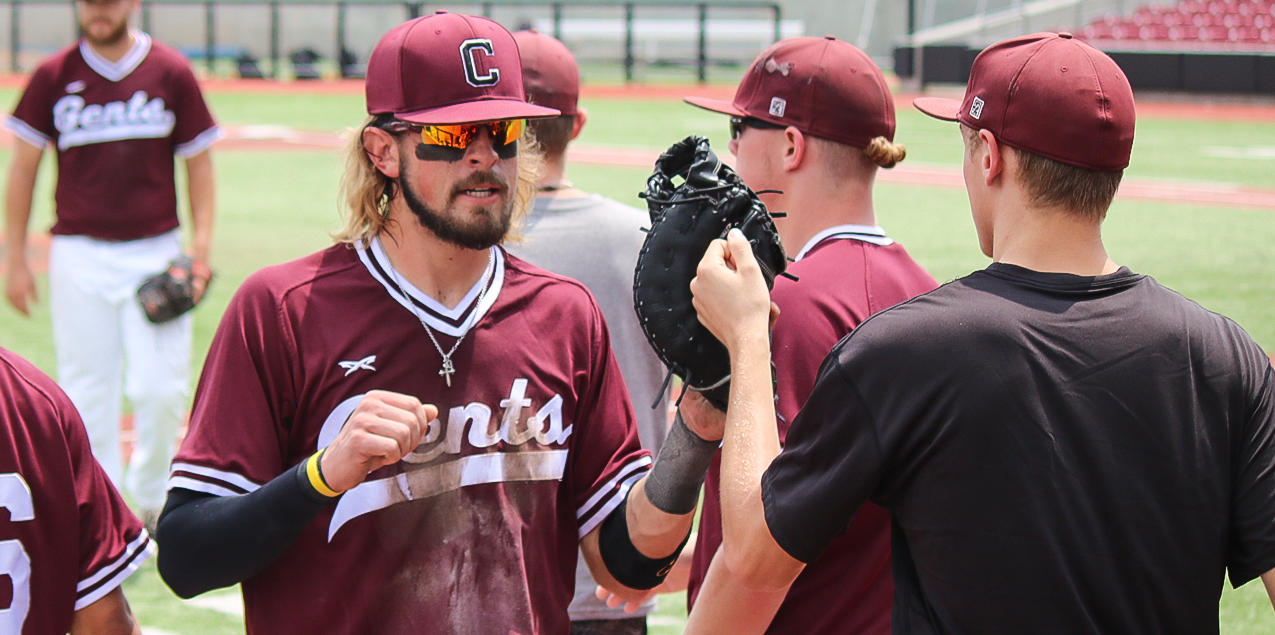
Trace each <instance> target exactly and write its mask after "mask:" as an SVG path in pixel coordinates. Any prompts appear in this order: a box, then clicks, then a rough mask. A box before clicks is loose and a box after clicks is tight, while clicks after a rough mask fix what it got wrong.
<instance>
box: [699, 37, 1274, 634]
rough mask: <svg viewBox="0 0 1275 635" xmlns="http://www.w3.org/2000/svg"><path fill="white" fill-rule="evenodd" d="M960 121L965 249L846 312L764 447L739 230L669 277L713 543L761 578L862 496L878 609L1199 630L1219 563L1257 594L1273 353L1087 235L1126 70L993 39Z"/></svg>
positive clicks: (1000, 622)
mask: <svg viewBox="0 0 1275 635" xmlns="http://www.w3.org/2000/svg"><path fill="white" fill-rule="evenodd" d="M916 105H917V107H918V108H920V109H921V110H922V111H924V112H926V113H928V114H931V115H932V116H935V117H938V118H941V119H947V120H952V121H959V122H960V123H961V124H962V125H961V128H962V132H963V135H964V137H965V145H966V152H965V165H964V173H965V182H966V187H967V189H968V191H969V198H970V205H971V208H972V211H973V216H974V224H975V227H976V229H977V231H978V237H979V243H980V246H981V247H982V249H983V252H984V253H985V254H987V255H988V256H990V257H991V258H992V260H993V264H992V265H991V266H989V267H988V268H987V269H986V270H983V271H979V272H976V273H974V274H972V275H970V276H967V277H965V278H962V279H959V280H956V281H954V282H952V283H949V284H947V285H944V286H943V287H941V288H939V289H938V290H936V291H934V292H931V293H929V294H926V295H923V296H919V297H917V298H915V299H913V300H911V301H908V302H905V303H904V304H901V305H899V306H897V307H895V308H893V309H889V310H886V311H883V312H881V313H878V314H877V315H876V316H874V317H872V318H869V319H868V320H867V321H865V322H864V323H863V324H862V325H861V326H860V327H859V328H858V329H857V330H855V331H854V332H853V333H851V334H850V335H849V336H848V337H847V338H845V339H844V340H842V341H841V343H839V344H838V345H837V347H836V348H835V349H833V351H832V353H831V354H830V355H829V357H828V359H827V360H825V362H824V365H823V368H822V369H821V371H820V375H819V379H818V382H817V384H816V386H815V389H814V391H813V393H812V394H811V396H810V399H809V400H808V401H807V402H806V406H805V407H804V408H803V409H802V411H801V413H800V414H799V415H798V416H797V418H796V420H795V421H794V422H793V424H792V427H791V429H790V430H789V433H788V438H787V444H786V447H785V448H784V449H783V451H782V452H781V451H780V446H779V441H778V439H777V437H776V434H775V429H774V426H773V425H771V422H772V421H773V419H774V411H773V402H772V398H771V392H770V386H771V379H770V366H769V354H770V350H769V342H768V339H767V337H766V324H767V315H768V312H769V304H770V303H769V298H768V296H767V294H766V290H765V286H764V285H763V284H762V281H761V280H762V278H761V276H760V272H759V271H758V267H757V264H756V262H755V261H754V260H753V259H752V254H751V251H750V250H749V248H748V245H747V242H746V241H745V240H744V239H743V237H742V235H740V234H739V233H738V232H732V234H731V235H730V236H729V237H728V241H727V242H721V241H719V242H717V243H715V244H714V245H713V246H712V247H711V248H710V249H709V252H708V254H707V255H706V256H705V258H704V261H703V262H702V263H701V264H700V269H699V277H698V278H697V279H696V281H695V282H694V283H692V290H693V291H694V292H695V294H696V307H697V308H698V309H699V312H700V319H701V320H702V321H704V323H705V324H706V325H708V327H709V328H710V329H712V331H713V332H714V333H715V334H716V335H717V336H718V337H719V338H720V339H721V340H722V341H723V342H724V343H726V345H727V346H728V348H729V349H730V351H731V360H732V365H733V368H732V373H733V374H732V388H731V397H730V404H731V407H730V410H729V412H728V413H727V421H726V426H727V430H726V436H725V439H724V445H723V460H722V476H723V477H722V488H721V500H722V517H723V530H724V541H723V546H722V549H723V551H722V556H723V558H724V559H725V561H726V562H727V564H728V566H730V567H731V569H732V571H733V572H734V573H735V574H736V575H737V576H738V577H740V578H741V579H742V580H743V581H744V582H745V583H746V584H748V585H749V586H751V587H753V588H758V589H764V588H783V586H784V585H786V584H789V583H790V582H791V581H792V580H793V578H794V577H796V575H797V574H798V573H799V572H800V571H801V569H802V567H803V566H804V563H808V562H810V561H812V560H814V559H815V558H816V557H817V556H818V555H819V553H820V551H821V550H822V549H823V548H824V547H825V546H826V545H827V544H828V543H829V542H830V541H831V540H832V539H833V538H835V537H836V536H837V535H838V534H839V533H840V532H841V531H843V530H844V528H845V527H846V525H847V523H848V522H849V521H850V518H851V516H852V515H853V513H854V510H856V509H858V508H859V506H860V505H862V504H863V503H864V502H865V501H868V500H871V501H874V502H876V503H878V504H880V505H882V506H884V507H885V508H887V509H889V510H890V511H891V512H892V513H893V514H894V533H893V569H894V578H895V584H896V589H895V605H894V615H893V632H894V633H896V634H898V635H911V634H918V633H924V634H930V633H1045V632H1049V633H1161V634H1164V633H1182V634H1184V635H1185V634H1191V635H1196V634H1200V633H1217V632H1218V615H1217V608H1218V599H1219V596H1220V592H1221V588H1220V585H1221V584H1222V582H1223V579H1224V576H1226V575H1227V574H1228V573H1229V576H1230V578H1231V582H1232V584H1233V585H1236V586H1239V585H1242V584H1245V583H1247V582H1249V581H1251V580H1253V579H1255V578H1257V577H1259V576H1260V577H1261V578H1262V579H1263V582H1264V583H1265V584H1266V588H1267V591H1268V593H1269V594H1271V596H1272V598H1273V599H1272V601H1273V602H1275V385H1273V384H1275V371H1273V370H1272V368H1271V365H1270V362H1269V360H1268V358H1267V357H1266V355H1265V354H1264V353H1263V352H1262V350H1261V349H1260V348H1259V347H1258V346H1257V344H1256V343H1254V342H1253V341H1252V339H1251V338H1249V337H1248V335H1247V334H1245V333H1244V331H1243V330H1242V329H1240V328H1239V327H1238V326H1237V325H1236V324H1235V323H1234V322H1231V321H1230V320H1228V319H1227V318H1225V317H1222V316H1220V315H1217V314H1215V313H1211V312H1209V311H1206V310H1205V309H1203V308H1201V307H1200V306H1199V305H1197V304H1195V303H1194V302H1191V301H1190V300H1187V299H1186V298H1183V297H1182V296H1180V295H1178V294H1177V293H1174V292H1173V291H1170V290H1168V289H1165V288H1164V287H1162V286H1160V285H1159V284H1157V283H1156V282H1155V281H1154V280H1152V279H1151V278H1149V277H1147V276H1143V275H1139V274H1135V273H1133V272H1131V271H1129V270H1128V269H1127V268H1124V267H1120V266H1118V265H1116V264H1115V263H1114V262H1112V260H1111V259H1110V258H1109V257H1108V256H1107V253H1106V250H1105V248H1104V247H1103V243H1102V237H1101V223H1102V219H1103V218H1104V217H1105V215H1106V210H1107V208H1108V206H1109V205H1110V203H1111V200H1112V198H1113V197H1114V195H1115V192H1116V188H1117V187H1118V185H1119V182H1120V177H1121V175H1122V173H1123V169H1124V168H1125V167H1126V166H1127V165H1128V162H1129V155H1130V150H1131V149H1132V145H1133V128H1134V104H1133V93H1132V91H1131V90H1130V88H1129V83H1128V81H1127V80H1126V79H1125V77H1124V74H1123V73H1122V72H1121V71H1120V69H1119V68H1118V67H1117V66H1116V65H1115V63H1114V62H1112V60H1111V59H1110V58H1109V57H1107V56H1106V55H1104V54H1103V53H1101V52H1099V51H1097V50H1096V49H1093V48H1092V47H1090V46H1088V45H1086V44H1083V43H1081V42H1077V41H1075V40H1073V39H1071V36H1070V35H1068V34H1052V33H1044V34H1036V35H1030V36H1025V37H1021V38H1016V39H1013V40H1008V41H1005V42H1001V43H999V44H997V45H995V46H993V47H991V48H989V49H988V50H986V51H984V52H983V53H982V54H981V55H980V56H979V57H978V59H977V60H976V61H975V63H974V68H973V71H972V72H971V75H970V81H969V86H968V88H967V92H966V95H965V99H964V101H963V102H956V101H950V100H937V99H919V100H917V102H916Z"/></svg>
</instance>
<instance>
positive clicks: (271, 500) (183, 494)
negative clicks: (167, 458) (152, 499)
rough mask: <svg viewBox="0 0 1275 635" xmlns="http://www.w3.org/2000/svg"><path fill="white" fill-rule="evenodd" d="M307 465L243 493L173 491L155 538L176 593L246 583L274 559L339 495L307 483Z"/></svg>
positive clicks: (161, 566)
mask: <svg viewBox="0 0 1275 635" xmlns="http://www.w3.org/2000/svg"><path fill="white" fill-rule="evenodd" d="M305 465H306V464H305V463H304V462H303V463H301V464H300V465H298V466H296V467H294V468H292V469H290V470H288V471H286V472H284V473H283V474H281V475H280V476H278V477H277V478H275V479H274V480H273V481H270V482H269V483H266V484H265V485H264V486H262V487H261V488H260V489H258V490H256V491H254V492H252V493H250V494H244V495H242V496H212V495H209V494H203V493H200V492H194V491H191V490H187V489H182V488H174V489H172V490H170V491H169V494H168V502H167V504H166V505H165V506H164V513H163V514H162V515H161V516H160V519H159V527H158V528H157V530H156V541H157V542H158V543H160V544H162V545H164V546H163V548H162V549H160V552H159V573H160V575H161V576H162V577H163V578H164V581H165V582H167V583H168V586H169V587H171V588H172V589H173V591H174V592H175V593H177V595H178V596H180V597H183V598H191V597H194V596H196V595H199V594H200V593H204V592H205V591H211V590H212V589H218V588H222V587H227V586H230V585H232V584H236V583H238V582H242V581H244V580H246V579H248V578H250V577H252V576H253V575H255V574H256V573H257V572H259V571H261V570H262V569H264V568H266V567H267V566H269V565H270V563H272V562H274V561H275V559H277V558H278V557H279V556H280V555H281V554H283V552H284V551H285V550H286V549H287V548H288V547H289V546H291V545H292V543H293V542H295V541H296V539H297V538H298V537H299V536H300V535H301V532H302V531H304V530H305V528H306V526H307V525H308V524H310V521H312V520H314V517H315V516H316V515H317V514H318V513H319V512H320V511H321V510H322V509H323V508H324V507H327V506H328V505H329V504H330V503H331V502H332V501H335V500H336V499H335V498H328V497H325V496H323V495H322V494H319V493H318V492H317V491H316V490H315V489H314V487H312V486H311V485H310V483H309V477H308V476H307V474H306V472H305Z"/></svg>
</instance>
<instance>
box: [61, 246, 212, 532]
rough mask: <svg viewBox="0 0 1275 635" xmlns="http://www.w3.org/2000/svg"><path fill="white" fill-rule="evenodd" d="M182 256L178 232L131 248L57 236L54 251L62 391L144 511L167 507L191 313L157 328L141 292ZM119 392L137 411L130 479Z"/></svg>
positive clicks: (121, 485) (107, 465) (106, 464)
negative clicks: (167, 484) (139, 289)
mask: <svg viewBox="0 0 1275 635" xmlns="http://www.w3.org/2000/svg"><path fill="white" fill-rule="evenodd" d="M180 255H181V239H180V237H179V236H178V233H177V231H173V232H170V233H167V234H163V235H160V236H155V237H153V238H146V239H142V240H134V241H126V242H109V241H102V240H96V239H93V238H89V237H86V236H54V237H53V240H52V244H51V245H50V248H49V296H50V297H49V309H50V312H51V313H52V314H53V343H54V346H55V347H56V349H57V360H58V384H59V385H60V386H61V387H62V389H63V390H65V391H66V394H67V395H68V396H69V397H70V398H71V402H72V403H74V404H75V407H76V408H77V409H78V410H79V411H80V416H81V417H82V418H83V419H84V425H85V427H86V428H88V433H89V440H90V442H91V443H92V446H93V455H94V456H95V457H96V458H97V460H98V462H99V463H101V464H102V467H103V468H104V469H105V470H106V473H107V475H108V476H110V478H111V481H112V482H113V483H114V484H115V486H116V488H118V489H120V491H126V492H128V493H129V494H130V495H131V496H132V498H133V502H134V503H135V504H137V505H138V506H139V507H140V508H141V509H142V510H158V509H160V508H161V507H163V505H164V489H165V482H166V481H167V479H168V466H169V463H170V462H171V461H172V458H173V452H174V450H175V447H174V446H175V442H176V438H177V433H178V430H179V428H180V426H181V422H182V418H183V415H184V413H185V411H186V406H187V398H188V396H189V391H190V388H189V384H190V345H191V315H190V314H189V313H188V314H186V315H183V316H181V317H179V318H177V319H176V320H173V321H171V322H167V323H165V324H159V325H156V324H151V323H150V322H149V321H147V320H146V316H145V315H144V314H143V313H142V308H141V305H140V304H138V302H137V296H136V293H137V287H138V286H139V285H141V283H142V281H143V280H145V279H146V278H148V277H150V276H152V275H155V274H157V273H159V272H161V271H163V270H164V269H165V268H166V267H167V266H168V263H169V261H171V260H173V259H174V258H177V257H178V256H180ZM121 388H122V389H123V390H122V392H123V393H124V394H126V395H128V399H129V402H130V403H132V405H133V429H134V430H135V432H136V440H135V441H134V444H133V453H132V456H131V457H130V458H129V460H128V461H127V463H128V473H127V476H125V474H124V463H125V460H124V457H123V456H122V454H123V450H122V448H121V445H120V414H121V410H122V399H121V396H120V395H121Z"/></svg>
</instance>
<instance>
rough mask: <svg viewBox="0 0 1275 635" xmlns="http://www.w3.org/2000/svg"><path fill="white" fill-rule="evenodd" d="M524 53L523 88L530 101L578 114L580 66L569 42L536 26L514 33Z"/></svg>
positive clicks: (566, 112) (569, 113) (566, 113)
mask: <svg viewBox="0 0 1275 635" xmlns="http://www.w3.org/2000/svg"><path fill="white" fill-rule="evenodd" d="M514 41H516V42H518V54H519V55H521V56H522V87H523V88H524V89H526V91H527V101H529V102H531V103H533V104H536V105H538V106H545V107H548V108H553V109H555V110H557V111H558V112H560V113H562V114H563V115H575V114H576V102H577V101H579V100H580V67H579V66H577V65H576V59H575V58H574V57H572V56H571V51H568V50H567V47H566V45H564V44H563V43H562V42H559V41H558V40H555V39H553V38H552V37H549V36H548V35H545V34H543V33H539V32H537V31H536V30H535V29H531V30H528V31H518V32H516V33H514Z"/></svg>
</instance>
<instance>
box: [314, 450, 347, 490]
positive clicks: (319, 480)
mask: <svg viewBox="0 0 1275 635" xmlns="http://www.w3.org/2000/svg"><path fill="white" fill-rule="evenodd" d="M326 449H327V448H324V450H326ZM324 450H319V451H318V452H315V453H314V456H311V457H310V458H309V459H306V462H305V475H306V476H307V477H309V478H310V486H311V487H313V488H314V489H315V491H317V492H319V493H320V494H323V495H324V496H327V497H328V498H336V497H337V496H340V495H341V492H338V491H336V490H334V489H332V488H331V487H328V484H327V482H325V481H324V480H323V474H321V473H320V472H319V457H322V456H323V451H324Z"/></svg>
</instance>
